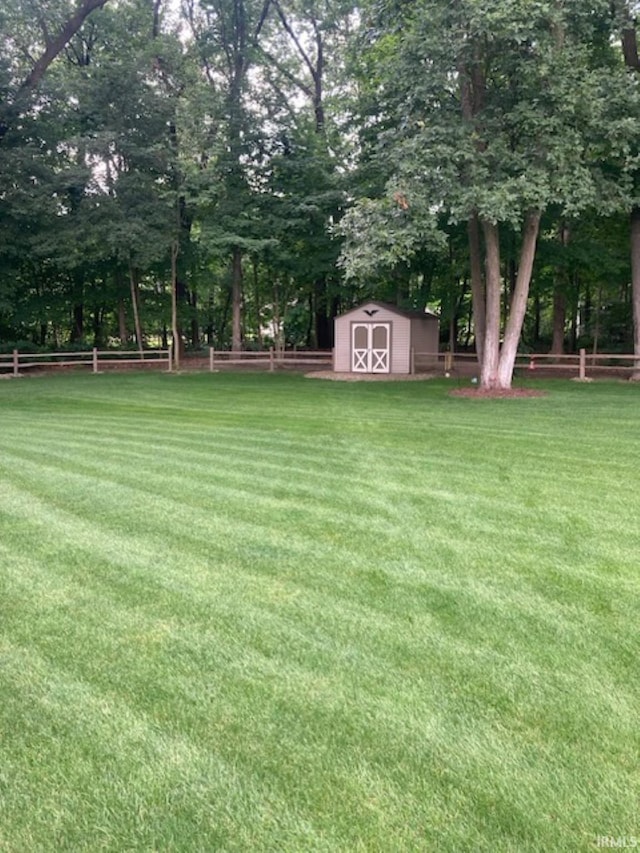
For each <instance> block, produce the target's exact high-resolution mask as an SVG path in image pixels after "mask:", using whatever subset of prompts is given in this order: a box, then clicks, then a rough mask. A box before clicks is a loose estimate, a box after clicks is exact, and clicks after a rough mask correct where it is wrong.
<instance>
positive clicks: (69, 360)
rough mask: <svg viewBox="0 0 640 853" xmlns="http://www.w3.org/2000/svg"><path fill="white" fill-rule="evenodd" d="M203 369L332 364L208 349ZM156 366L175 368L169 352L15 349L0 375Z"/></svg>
mask: <svg viewBox="0 0 640 853" xmlns="http://www.w3.org/2000/svg"><path fill="white" fill-rule="evenodd" d="M206 353H207V354H206V355H205V356H204V359H200V362H203V364H202V366H205V365H207V364H208V367H209V370H210V371H211V372H213V371H215V370H217V369H219V368H221V367H225V366H238V365H242V366H244V367H246V366H247V365H256V366H263V367H267V368H268V369H269V371H274V370H275V369H276V368H277V367H282V366H292V367H295V366H298V365H300V366H302V365H317V366H328V367H330V366H331V364H332V363H333V353H332V352H330V351H327V350H313V351H298V350H276V349H273V348H272V349H270V350H262V351H260V352H256V351H254V350H242V351H240V352H231V351H230V350H214V349H213V347H209V348H208V350H207V351H206ZM151 364H153V365H157V366H159V367H164V369H165V370H167V371H171V370H173V369H174V368H175V366H176V361H175V359H174V358H173V351H172V348H171V347H169V348H168V349H160V350H142V351H139V350H134V351H126V350H99V349H96V348H94V349H93V350H88V351H86V352H54V353H23V352H19V351H18V350H17V349H16V350H14V351H13V352H12V353H8V354H0V373H4V374H7V373H9V374H13V376H20V375H21V373H23V372H24V371H29V370H30V369H32V368H41V369H47V368H52V367H60V368H64V367H88V368H90V369H91V371H92V372H93V373H100V372H101V371H102V370H104V369H106V368H113V367H117V366H120V365H122V366H125V365H126V366H136V365H138V366H142V365H144V366H145V367H146V366H148V365H151ZM184 364H185V365H186V366H188V367H192V366H193V364H194V359H192V358H190V357H187V358H185V359H184Z"/></svg>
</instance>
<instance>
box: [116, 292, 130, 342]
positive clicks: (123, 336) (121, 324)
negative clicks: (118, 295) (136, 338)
mask: <svg viewBox="0 0 640 853" xmlns="http://www.w3.org/2000/svg"><path fill="white" fill-rule="evenodd" d="M118 337H119V338H120V343H121V344H122V346H125V345H126V344H127V343H128V342H129V332H128V331H127V312H126V310H125V307H124V299H118Z"/></svg>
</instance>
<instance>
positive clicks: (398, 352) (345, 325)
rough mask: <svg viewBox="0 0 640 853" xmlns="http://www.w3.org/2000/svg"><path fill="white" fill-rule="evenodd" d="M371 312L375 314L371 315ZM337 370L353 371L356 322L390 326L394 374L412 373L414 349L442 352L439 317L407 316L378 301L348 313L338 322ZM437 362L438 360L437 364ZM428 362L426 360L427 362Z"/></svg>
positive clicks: (391, 365)
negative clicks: (412, 351)
mask: <svg viewBox="0 0 640 853" xmlns="http://www.w3.org/2000/svg"><path fill="white" fill-rule="evenodd" d="M367 311H370V312H373V313H372V314H367ZM334 322H335V326H334V328H335V346H334V354H333V369H334V370H335V371H336V372H338V373H348V372H350V371H351V328H352V325H353V323H389V325H390V350H391V351H390V359H389V372H390V373H409V372H410V370H411V349H412V348H413V350H414V351H415V352H432V353H437V352H438V327H439V324H438V318H437V317H435V316H433V315H425V316H424V317H422V316H418V317H411V316H404V315H403V314H399V313H396V312H395V311H393V310H391V309H390V308H387V307H385V306H384V305H380V304H379V303H375V302H367V303H365V304H364V305H361V306H359V307H358V308H354V309H353V310H352V311H348V312H347V313H346V314H343V315H342V316H341V317H336V319H335V321H334ZM436 360H437V359H434V361H436ZM423 363H424V360H423Z"/></svg>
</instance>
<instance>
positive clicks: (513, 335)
mask: <svg viewBox="0 0 640 853" xmlns="http://www.w3.org/2000/svg"><path fill="white" fill-rule="evenodd" d="M539 230H540V213H539V212H538V211H534V212H532V213H530V214H529V215H528V216H527V220H526V222H525V226H524V234H523V236H522V249H521V252H520V263H519V264H518V277H517V279H516V287H515V290H514V292H513V298H512V300H511V310H510V311H509V319H508V321H507V327H506V329H505V333H504V343H503V344H502V351H501V353H500V366H499V368H498V387H500V388H511V381H512V379H513V368H514V366H515V363H516V355H517V352H518V344H519V343H520V336H521V334H522V324H523V323H524V316H525V313H526V311H527V299H528V297H529V285H530V284H531V274H532V272H533V262H534V260H535V256H536V244H537V242H538V231H539Z"/></svg>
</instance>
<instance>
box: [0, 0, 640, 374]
mask: <svg viewBox="0 0 640 853" xmlns="http://www.w3.org/2000/svg"><path fill="white" fill-rule="evenodd" d="M638 14H639V9H638V4H637V3H635V2H631V0H629V1H628V2H624V0H616V2H615V3H611V2H609V0H563V2H560V0H509V2H505V0H483V2H478V0H423V2H421V3H419V4H414V3H399V2H397V0H368V2H365V3H358V4H357V3H355V2H350V0H346V2H343V0H329V1H328V2H324V3H318V2H317V0H185V2H183V3H182V4H181V5H180V6H178V5H176V4H168V3H167V2H166V0H153V2H149V0H80V2H78V3H76V4H74V3H71V2H69V0H55V2H51V3H49V4H47V5H46V7H43V6H42V4H40V3H35V2H32V0H10V2H7V3H5V4H4V6H3V9H2V10H1V11H0V30H1V31H2V34H3V44H4V46H5V50H4V52H3V56H2V58H1V59H0V98H1V104H0V175H1V181H2V185H1V187H0V191H1V192H2V207H1V208H0V268H1V270H2V275H1V277H0V346H2V347H10V346H13V345H15V344H16V343H18V342H19V343H20V344H21V345H23V346H27V345H29V346H43V347H46V346H59V345H62V344H67V345H68V344H78V345H82V344H83V343H88V342H91V341H93V342H97V343H100V344H101V345H102V344H104V345H107V344H110V345H127V344H128V343H129V342H130V341H131V340H135V341H136V343H137V345H138V346H143V345H145V343H149V342H153V341H156V340H157V341H162V342H166V341H167V340H168V337H169V336H170V335H171V334H172V335H173V337H174V339H175V342H176V344H177V345H178V347H177V349H178V351H180V350H181V349H184V348H185V347H192V348H198V347H199V346H201V345H202V344H204V343H207V344H210V345H215V346H216V347H218V348H222V347H226V346H232V347H233V348H236V349H238V348H240V347H243V346H258V347H259V346H263V345H265V344H266V343H272V344H276V345H285V344H289V345H297V346H308V347H312V346H315V347H330V346H331V345H332V318H333V316H335V314H336V313H337V312H339V311H340V310H343V309H347V308H349V307H351V306H352V305H354V304H355V303H357V302H358V301H359V300H361V299H363V298H369V297H375V298H378V299H383V300H387V301H391V302H395V303H397V304H399V305H401V306H403V307H417V308H424V307H425V305H427V304H428V305H429V306H430V307H432V308H434V309H436V310H439V311H440V312H441V314H442V317H443V320H444V322H443V323H442V328H443V334H444V335H446V336H447V337H446V340H443V345H445V346H448V347H451V348H456V347H471V346H475V347H476V349H477V351H478V354H479V357H480V361H481V378H482V382H483V384H485V385H486V386H488V387H493V386H499V387H505V386H508V385H509V384H510V382H511V377H512V373H513V365H514V360H515V355H516V351H517V348H518V347H519V346H520V347H527V348H529V349H536V348H542V347H548V348H552V349H553V350H554V351H555V352H560V351H562V349H563V348H567V347H575V346H577V345H578V344H582V345H586V346H590V347H600V348H602V347H607V348H609V349H618V350H625V349H626V350H629V349H631V348H632V347H633V346H634V329H635V347H636V352H637V353H638V357H639V360H640V332H638V327H639V326H640V280H639V276H640V273H639V272H638V269H640V260H638V258H640V255H638V252H639V251H640V249H639V248H638V246H639V245H640V214H639V213H638V210H640V190H639V181H638V175H639V173H640V151H639V149H638V140H637V127H638V122H639V119H640V93H639V89H638V86H639V83H640V75H639V74H638V73H637V72H638V69H639V68H640V62H639V61H638V49H637V39H636V28H637V18H638ZM605 258H606V263H604V262H603V259H605ZM634 306H635V312H636V313H635V322H634Z"/></svg>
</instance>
